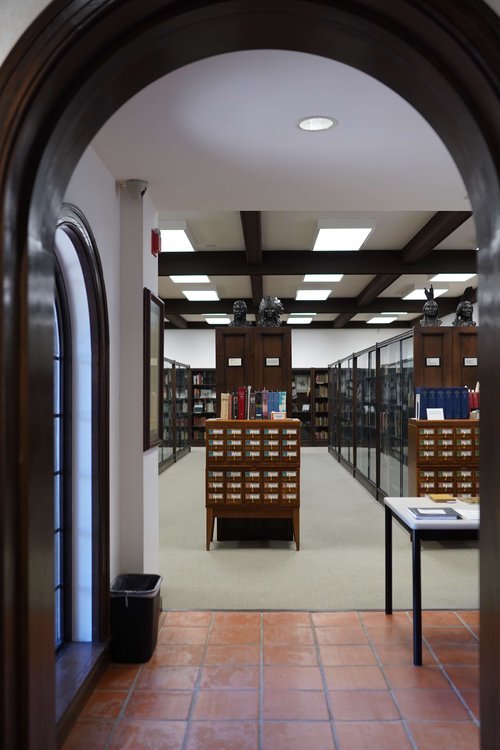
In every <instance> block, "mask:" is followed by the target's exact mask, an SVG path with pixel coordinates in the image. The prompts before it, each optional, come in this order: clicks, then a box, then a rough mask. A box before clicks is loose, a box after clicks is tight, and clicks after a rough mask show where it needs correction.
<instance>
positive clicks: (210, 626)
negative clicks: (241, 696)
mask: <svg viewBox="0 0 500 750" xmlns="http://www.w3.org/2000/svg"><path fill="white" fill-rule="evenodd" d="M215 614H216V613H215V611H214V612H211V617H210V622H209V624H208V631H207V637H206V638H205V646H204V648H203V653H202V655H201V659H200V663H199V665H198V674H197V676H196V680H195V683H194V685H193V692H192V695H191V703H190V704H189V711H188V715H187V717H186V730H185V732H184V738H183V740H182V745H181V747H180V750H185V748H186V747H187V743H188V740H189V735H190V734H191V726H192V725H191V719H192V715H193V712H194V708H195V706H196V702H197V700H198V694H199V692H200V684H201V677H202V675H203V671H204V669H205V659H206V656H207V650H208V644H209V643H210V636H211V634H212V630H213V628H214V625H215Z"/></svg>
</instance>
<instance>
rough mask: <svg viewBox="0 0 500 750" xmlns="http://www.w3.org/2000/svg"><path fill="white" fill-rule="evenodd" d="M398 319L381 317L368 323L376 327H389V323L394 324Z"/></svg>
mask: <svg viewBox="0 0 500 750" xmlns="http://www.w3.org/2000/svg"><path fill="white" fill-rule="evenodd" d="M395 320H397V318H391V317H390V316H389V315H380V316H376V317H375V318H370V320H367V321H366V322H367V323H373V324H375V325H387V324H388V323H394V321H395Z"/></svg>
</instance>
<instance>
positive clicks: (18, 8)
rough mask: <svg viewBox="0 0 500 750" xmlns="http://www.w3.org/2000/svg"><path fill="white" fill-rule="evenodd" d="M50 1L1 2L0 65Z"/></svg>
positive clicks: (12, 0)
mask: <svg viewBox="0 0 500 750" xmlns="http://www.w3.org/2000/svg"><path fill="white" fill-rule="evenodd" d="M49 2H50V0H1V2H0V63H1V62H3V60H4V59H5V58H6V57H7V54H8V53H9V52H10V50H11V48H12V47H13V46H14V44H15V42H16V41H17V40H18V39H19V37H20V36H21V34H22V33H23V31H24V30H25V29H27V28H28V26H29V25H30V23H31V22H32V21H33V20H34V19H35V18H36V16H38V14H39V13H40V12H41V11H42V10H43V8H45V6H46V5H49Z"/></svg>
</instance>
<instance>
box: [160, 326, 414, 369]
mask: <svg viewBox="0 0 500 750" xmlns="http://www.w3.org/2000/svg"><path fill="white" fill-rule="evenodd" d="M405 330H408V329H404V328H391V329H389V330H388V329H385V328H375V329H373V330H372V329H370V330H367V331H365V330H359V331H358V330H356V329H346V330H339V331H336V330H329V329H327V328H321V329H319V330H316V331H315V330H314V329H309V330H304V331H303V330H296V329H293V330H292V367H296V368H299V367H301V368H302V367H326V366H327V365H328V364H330V362H335V361H336V360H337V359H341V358H342V357H345V356H346V355H347V354H352V353H353V352H359V351H361V349H365V348H366V347H368V346H372V345H373V344H375V343H377V342H378V341H386V340H387V339H390V338H392V337H393V336H397V335H398V334H399V333H403V332H404V331H405ZM165 356H166V357H168V358H169V359H176V360H178V361H179V362H183V363H184V364H187V365H190V366H191V367H200V368H201V367H215V331H214V330H207V331H204V330H202V329H198V328H196V329H191V330H189V329H188V330H184V329H178V328H177V329H175V330H171V329H170V328H168V329H167V330H166V331H165Z"/></svg>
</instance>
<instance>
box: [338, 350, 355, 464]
mask: <svg viewBox="0 0 500 750" xmlns="http://www.w3.org/2000/svg"><path fill="white" fill-rule="evenodd" d="M339 375H340V382H339V415H340V455H341V456H343V457H344V458H345V459H346V460H347V461H349V463H352V460H353V455H352V453H353V450H352V438H353V424H352V416H353V415H352V407H353V393H352V388H353V381H352V375H353V360H352V357H350V358H349V359H346V360H344V361H343V362H341V363H340V373H339Z"/></svg>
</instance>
